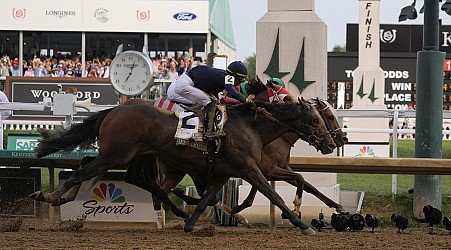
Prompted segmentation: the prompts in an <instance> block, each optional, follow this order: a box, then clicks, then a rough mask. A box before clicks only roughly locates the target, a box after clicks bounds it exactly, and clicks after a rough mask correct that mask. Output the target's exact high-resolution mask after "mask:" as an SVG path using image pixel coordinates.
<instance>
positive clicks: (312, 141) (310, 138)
mask: <svg viewBox="0 0 451 250" xmlns="http://www.w3.org/2000/svg"><path fill="white" fill-rule="evenodd" d="M256 112H257V113H261V114H262V115H263V117H264V118H266V119H268V120H270V121H272V122H274V123H276V124H277V125H280V126H282V127H285V128H286V129H287V130H289V131H291V132H294V133H296V134H297V135H298V136H299V138H301V139H302V140H304V141H306V142H308V144H309V145H310V146H314V145H318V144H319V141H318V137H317V136H316V135H314V134H313V133H312V134H305V133H303V132H301V131H299V130H297V129H295V128H292V127H291V126H289V125H288V124H286V123H283V122H281V121H279V120H278V119H277V118H275V117H274V116H273V115H272V114H271V113H269V112H268V111H266V109H264V108H260V107H258V108H256ZM306 117H307V114H306V112H305V111H304V108H302V109H301V119H302V128H301V130H306V131H308V127H307V126H308V125H307V123H306V122H305V120H307V118H306ZM310 122H311V123H312V122H313V118H312V119H311V121H310Z"/></svg>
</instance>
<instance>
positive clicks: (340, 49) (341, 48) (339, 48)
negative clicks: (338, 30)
mask: <svg viewBox="0 0 451 250" xmlns="http://www.w3.org/2000/svg"><path fill="white" fill-rule="evenodd" d="M332 52H346V46H345V45H338V44H337V45H335V46H334V48H333V49H332Z"/></svg>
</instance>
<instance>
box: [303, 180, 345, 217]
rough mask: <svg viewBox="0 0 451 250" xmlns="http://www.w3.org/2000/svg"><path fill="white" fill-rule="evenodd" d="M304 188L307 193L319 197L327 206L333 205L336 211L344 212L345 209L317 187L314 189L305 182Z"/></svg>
mask: <svg viewBox="0 0 451 250" xmlns="http://www.w3.org/2000/svg"><path fill="white" fill-rule="evenodd" d="M304 184H305V185H304V190H305V192H307V193H310V194H312V195H314V196H315V197H316V198H318V199H320V200H321V201H322V202H324V204H326V205H327V206H328V207H333V208H335V210H336V211H337V213H341V212H346V209H344V207H343V206H342V205H340V204H338V203H336V202H335V201H333V200H331V199H330V198H329V197H327V196H326V195H324V194H323V193H321V192H320V191H319V190H318V189H316V188H315V187H314V186H313V185H312V184H310V183H308V182H305V183H304Z"/></svg>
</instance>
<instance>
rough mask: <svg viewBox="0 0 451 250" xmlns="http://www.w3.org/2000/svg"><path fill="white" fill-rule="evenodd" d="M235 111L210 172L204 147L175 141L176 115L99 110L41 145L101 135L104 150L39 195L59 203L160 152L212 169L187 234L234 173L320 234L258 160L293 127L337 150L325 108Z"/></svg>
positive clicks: (71, 144) (180, 165)
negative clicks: (297, 213) (95, 180)
mask: <svg viewBox="0 0 451 250" xmlns="http://www.w3.org/2000/svg"><path fill="white" fill-rule="evenodd" d="M255 104H256V105H257V108H253V107H252V106H251V105H249V104H243V105H237V106H236V107H234V108H233V109H232V108H229V111H228V117H229V121H228V122H227V123H226V125H225V127H224V131H225V133H226V134H227V136H226V137H225V138H224V139H223V140H222V147H221V149H220V150H219V152H218V153H217V154H216V159H217V161H216V164H215V165H214V168H212V169H209V168H208V167H207V166H206V165H207V164H205V163H206V162H207V158H206V156H205V155H203V154H202V152H200V151H197V150H195V149H192V148H189V147H179V146H176V145H175V140H174V138H173V136H174V131H175V129H176V127H177V124H178V118H176V117H175V116H174V115H173V113H172V112H169V111H166V110H162V109H158V108H156V107H153V106H149V105H145V104H143V105H119V106H117V107H115V108H112V109H109V110H104V111H100V112H98V113H96V114H94V115H92V116H90V117H88V118H87V119H85V120H84V121H83V122H82V123H79V124H76V125H74V126H73V127H71V128H70V129H69V130H68V131H66V132H64V133H63V134H62V135H61V136H60V137H57V138H49V139H43V140H42V141H41V142H40V144H39V145H38V147H37V149H36V150H37V151H38V157H44V156H46V155H49V154H52V153H55V152H58V151H60V150H73V149H74V148H76V147H78V146H80V147H83V146H88V145H90V144H92V143H93V142H95V141H96V140H98V142H99V154H98V156H97V158H96V159H94V160H93V161H92V162H89V163H88V164H87V165H86V166H85V167H83V168H80V169H77V170H75V171H74V173H73V174H72V176H71V177H70V178H69V179H68V180H67V181H66V182H65V183H64V184H63V185H62V186H61V187H60V188H59V189H57V190H56V191H55V192H52V193H49V194H45V195H44V194H43V193H42V192H40V191H38V192H36V193H35V194H34V195H33V196H32V197H33V198H35V199H37V200H42V201H46V202H49V203H53V202H57V200H58V199H59V198H60V197H61V196H62V195H63V194H64V193H66V192H67V191H68V190H69V189H71V188H72V187H74V186H75V185H78V184H81V183H82V182H83V181H85V180H88V179H90V178H92V177H95V176H98V175H102V174H103V173H105V172H106V171H107V170H108V169H113V168H121V167H124V166H126V165H127V164H128V163H129V162H131V161H132V160H133V159H135V157H140V156H143V155H153V156H157V157H158V158H159V159H160V160H162V161H163V162H164V163H165V164H167V165H169V166H172V167H174V168H176V169H179V170H180V171H182V172H186V173H188V174H190V173H199V172H203V173H209V177H208V182H207V183H208V184H207V185H206V187H205V192H204V193H203V194H202V198H201V200H200V201H199V204H198V206H197V208H196V210H195V211H194V213H193V215H192V216H191V217H190V218H189V219H188V221H187V222H186V224H185V227H184V229H185V231H186V232H190V231H192V229H193V227H194V224H195V222H196V221H197V219H198V218H199V216H200V214H201V213H202V212H203V211H204V210H205V208H206V206H207V205H208V203H209V201H210V200H212V198H213V197H214V196H215V194H216V193H217V191H218V190H219V189H220V188H221V187H222V186H223V185H224V183H225V182H226V181H227V180H228V179H229V178H230V177H238V178H242V179H244V180H245V181H247V182H249V183H250V184H251V185H253V186H254V187H255V188H256V189H257V190H258V191H260V192H261V193H262V194H264V195H265V196H266V197H267V198H268V199H269V200H270V201H271V202H272V203H273V204H275V205H277V206H278V207H279V208H280V209H281V210H282V212H283V213H284V215H285V216H286V217H287V218H288V219H289V220H290V222H291V223H292V224H293V225H294V226H295V227H296V228H298V229H299V230H301V231H302V232H303V233H304V234H308V235H312V234H315V231H314V230H313V229H311V228H310V227H309V226H307V225H305V224H304V223H302V222H301V221H300V220H299V219H298V218H297V217H296V216H295V215H294V214H293V213H291V211H290V210H289V209H288V207H287V206H286V205H285V204H284V202H283V200H282V199H281V198H280V196H279V195H278V194H277V193H276V192H275V191H274V190H272V189H271V187H270V185H269V184H268V183H267V181H266V179H265V177H264V175H263V174H262V173H261V171H260V169H259V168H258V166H257V164H258V163H259V162H260V160H261V155H262V148H263V146H265V145H267V144H268V143H270V142H271V141H273V140H275V139H276V138H278V137H280V136H282V135H283V134H284V133H286V132H289V131H292V132H296V133H298V134H299V136H300V137H301V138H302V139H303V140H306V141H309V142H310V143H312V144H313V146H315V147H316V148H317V149H318V150H320V151H321V152H323V153H331V152H332V151H333V149H334V148H335V144H334V142H333V139H332V138H331V136H330V134H329V133H328V132H327V130H326V127H325V124H324V122H323V120H322V119H321V117H320V115H319V113H318V112H317V110H316V109H315V108H313V107H312V106H311V105H310V104H309V103H307V102H305V101H304V100H299V102H298V103H296V104H284V105H273V104H267V103H262V102H256V103H255Z"/></svg>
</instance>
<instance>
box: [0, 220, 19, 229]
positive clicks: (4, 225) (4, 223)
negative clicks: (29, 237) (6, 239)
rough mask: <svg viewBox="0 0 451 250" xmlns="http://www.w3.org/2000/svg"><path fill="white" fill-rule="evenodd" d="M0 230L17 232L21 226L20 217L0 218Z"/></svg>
mask: <svg viewBox="0 0 451 250" xmlns="http://www.w3.org/2000/svg"><path fill="white" fill-rule="evenodd" d="M0 221H1V223H0V232H18V231H19V230H20V228H21V227H22V218H0Z"/></svg>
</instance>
